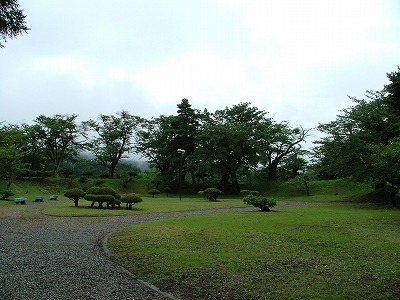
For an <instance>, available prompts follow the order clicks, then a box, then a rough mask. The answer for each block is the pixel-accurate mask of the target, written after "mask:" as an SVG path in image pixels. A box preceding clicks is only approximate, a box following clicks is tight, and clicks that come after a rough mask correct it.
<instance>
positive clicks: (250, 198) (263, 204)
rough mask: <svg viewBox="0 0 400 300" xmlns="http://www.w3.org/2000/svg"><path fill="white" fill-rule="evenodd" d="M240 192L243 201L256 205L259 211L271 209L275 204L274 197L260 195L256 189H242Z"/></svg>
mask: <svg viewBox="0 0 400 300" xmlns="http://www.w3.org/2000/svg"><path fill="white" fill-rule="evenodd" d="M240 193H241V194H243V195H244V197H243V202H244V203H246V204H247V205H253V206H254V207H258V208H259V209H260V210H261V211H271V208H272V207H274V206H276V200H275V199H274V198H271V197H270V198H269V197H265V196H260V195H259V192H258V191H250V190H242V191H240Z"/></svg>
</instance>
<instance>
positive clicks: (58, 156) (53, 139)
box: [31, 115, 83, 175]
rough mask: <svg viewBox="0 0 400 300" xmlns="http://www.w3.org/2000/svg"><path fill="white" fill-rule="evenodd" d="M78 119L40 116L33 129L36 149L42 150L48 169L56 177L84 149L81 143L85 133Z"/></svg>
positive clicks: (75, 116)
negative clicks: (63, 165)
mask: <svg viewBox="0 0 400 300" xmlns="http://www.w3.org/2000/svg"><path fill="white" fill-rule="evenodd" d="M77 117H78V115H55V116H52V117H47V116H44V115H40V116H39V117H37V118H36V119H35V123H36V124H35V125H34V127H33V128H31V132H32V134H33V136H34V138H35V140H36V143H35V146H34V147H37V148H38V149H40V153H41V155H42V156H43V157H44V159H45V163H46V165H47V167H49V168H51V169H52V172H53V173H54V174H55V175H58V173H59V171H60V167H61V166H62V164H63V163H64V162H65V161H66V160H69V159H73V158H75V157H76V156H77V155H78V153H79V151H81V150H82V149H83V145H82V143H81V142H79V138H80V137H81V136H82V135H83V131H82V128H81V127H80V126H79V125H77V124H76V118H77ZM36 150H37V149H35V151H36Z"/></svg>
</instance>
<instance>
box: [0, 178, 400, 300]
mask: <svg viewBox="0 0 400 300" xmlns="http://www.w3.org/2000/svg"><path fill="white" fill-rule="evenodd" d="M0 184H1V182H0ZM3 184H4V183H3ZM106 184H107V185H108V186H112V187H114V188H115V189H117V190H119V189H120V188H121V187H120V183H119V181H118V180H110V181H107V182H106ZM147 184H148V182H146V181H137V182H132V183H130V186H129V191H134V192H140V191H141V193H142V197H143V202H142V203H138V204H137V205H135V206H134V209H133V210H131V211H130V210H126V209H124V208H123V206H122V207H121V208H120V209H96V208H90V202H88V201H86V200H84V199H81V200H80V201H79V207H78V208H76V207H74V206H73V202H72V201H71V200H68V199H66V198H65V197H64V196H62V194H63V191H64V190H65V189H66V184H65V182H63V181H60V180H45V181H37V180H33V181H18V182H16V183H15V184H13V185H12V190H13V192H14V193H15V194H16V195H15V196H14V197H20V196H22V197H26V198H28V201H29V203H28V205H25V206H21V205H15V204H14V202H13V200H12V199H10V200H0V205H1V209H0V217H2V216H3V217H10V216H14V217H16V216H17V217H20V218H24V219H31V218H40V217H41V216H42V214H48V215H53V216H83V217H85V216H91V217H100V216H112V215H126V214H141V213H152V212H168V211H183V210H200V209H213V208H224V207H244V206H245V205H244V204H243V202H242V200H241V198H240V197H239V196H234V197H232V196H230V195H224V197H221V199H220V201H218V202H210V201H207V200H206V199H203V198H200V197H198V196H195V195H194V196H187V195H184V197H183V198H182V200H181V201H180V200H179V197H178V195H176V194H175V195H170V196H169V197H166V196H165V195H157V196H156V197H155V198H152V197H151V196H148V195H146V194H145V191H146V188H147ZM260 190H261V191H262V193H263V194H264V195H268V196H273V197H274V198H276V199H277V200H278V204H279V201H290V200H296V201H304V202H322V203H324V204H323V205H322V206H321V205H319V206H305V207H292V208H277V209H275V211H274V212H272V213H261V212H242V213H223V214H222V213H221V214H215V215H205V216H204V215H203V216H193V217H185V218H182V219H169V220H162V221H156V222H151V223H145V224H139V225H135V226H132V227H129V228H126V229H123V230H120V231H117V232H115V233H113V234H112V235H111V236H110V239H109V248H110V250H111V255H112V258H113V259H115V260H116V261H118V262H119V263H120V264H122V265H123V266H125V267H126V268H127V269H129V270H130V271H131V272H132V273H133V274H135V275H136V276H137V277H138V278H140V279H143V280H146V281H149V282H150V283H152V284H154V285H156V286H158V287H159V288H160V289H162V290H164V291H168V292H170V293H172V294H174V295H176V296H177V297H178V298H181V299H399V298H400V288H399V286H400V280H399V279H398V278H400V277H399V275H400V263H399V262H400V235H399V229H400V210H399V209H395V208H392V207H389V206H386V205H385V204H383V203H375V204H374V203H366V202H374V201H375V200H381V199H377V198H376V195H375V194H373V193H371V192H372V189H371V186H370V185H368V184H362V183H356V182H352V181H349V180H334V181H313V182H311V196H310V197H306V196H305V195H304V194H305V191H304V188H303V187H302V186H301V185H290V184H286V183H280V182H273V183H267V184H266V185H265V186H263V187H261V188H260ZM52 194H58V195H59V200H57V201H50V200H49V196H50V195H52ZM36 195H42V196H44V197H45V203H31V202H33V197H34V196H36ZM12 198H13V197H12ZM32 205H35V208H40V209H39V210H37V209H35V210H31V209H30V208H31V207H33V206H32ZM293 205H296V204H295V203H294V202H293ZM41 207H43V209H42V210H41Z"/></svg>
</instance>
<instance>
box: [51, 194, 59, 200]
mask: <svg viewBox="0 0 400 300" xmlns="http://www.w3.org/2000/svg"><path fill="white" fill-rule="evenodd" d="M57 198H58V196H57V195H51V196H50V200H57Z"/></svg>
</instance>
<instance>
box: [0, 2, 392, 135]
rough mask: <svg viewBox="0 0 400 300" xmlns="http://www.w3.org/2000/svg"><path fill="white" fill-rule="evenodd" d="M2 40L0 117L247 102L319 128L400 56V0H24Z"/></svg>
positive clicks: (152, 113)
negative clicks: (18, 30)
mask: <svg viewBox="0 0 400 300" xmlns="http://www.w3.org/2000/svg"><path fill="white" fill-rule="evenodd" d="M19 3H20V5H21V7H22V8H23V9H24V13H25V14H26V15H27V25H28V27H30V28H31V30H30V31H29V33H28V34H25V35H23V36H20V37H18V38H17V39H15V40H9V41H8V43H6V44H5V48H3V49H0V122H2V121H6V122H8V123H12V124H16V123H21V122H28V123H30V122H31V121H32V120H34V119H35V118H36V117H37V116H39V115H40V114H44V115H48V116H50V115H55V114H78V115H79V119H80V120H81V121H83V120H88V119H96V118H97V117H98V116H99V115H100V114H113V113H116V112H118V111H121V110H127V111H129V112H130V113H131V114H134V115H139V116H142V117H145V118H150V117H157V116H159V115H160V114H168V115H169V114H176V109H177V108H176V105H177V104H178V103H180V101H181V99H182V98H188V99H189V103H191V104H192V107H193V108H196V109H201V110H203V109H204V108H207V109H208V110H209V111H215V110H216V109H223V108H225V107H227V106H228V107H230V106H232V105H234V104H238V103H240V102H250V103H251V104H252V105H253V106H256V107H258V108H259V109H260V110H265V111H268V112H269V113H270V114H269V116H270V117H272V118H273V119H275V120H276V121H281V120H288V121H289V122H290V123H291V124H292V125H294V126H295V125H302V126H303V127H307V128H310V127H315V126H317V124H318V122H323V123H324V122H329V121H331V120H334V119H335V116H336V115H337V114H338V111H339V110H340V109H342V108H346V107H348V106H350V105H351V102H350V100H349V99H348V97H347V95H350V96H356V97H359V98H362V97H363V95H364V92H365V91H366V90H380V89H382V87H383V85H384V84H387V83H388V81H387V78H386V73H387V72H392V71H396V70H397V66H399V65H400V1H398V0H302V1H299V0H273V1H272V0H114V1H104V0H84V1H82V0H70V1H51V0H34V1H32V0H31V1H29V0H20V1H19Z"/></svg>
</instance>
